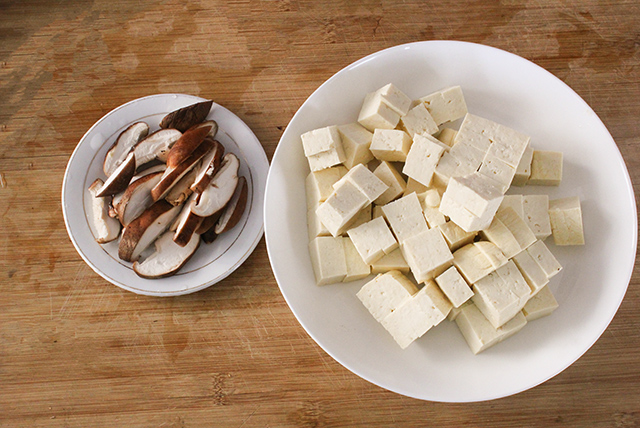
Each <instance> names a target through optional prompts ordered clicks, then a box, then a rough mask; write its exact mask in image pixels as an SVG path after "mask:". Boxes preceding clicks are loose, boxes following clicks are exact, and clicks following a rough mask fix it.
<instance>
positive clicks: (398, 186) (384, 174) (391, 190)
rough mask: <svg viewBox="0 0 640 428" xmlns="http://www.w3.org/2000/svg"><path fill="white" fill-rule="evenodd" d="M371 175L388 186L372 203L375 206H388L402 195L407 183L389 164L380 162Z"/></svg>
mask: <svg viewBox="0 0 640 428" xmlns="http://www.w3.org/2000/svg"><path fill="white" fill-rule="evenodd" d="M373 173H374V174H375V176H376V177H378V178H379V179H380V180H382V182H383V183H384V184H386V185H387V186H388V187H387V190H385V192H384V193H383V194H382V195H380V196H379V197H378V199H376V200H375V201H374V202H375V203H376V204H378V205H385V204H388V203H389V202H391V201H393V200H394V199H396V198H397V197H398V196H400V195H402V194H403V193H404V191H405V189H406V187H407V183H406V182H405V181H404V178H402V175H401V174H400V173H399V172H398V170H397V169H396V168H395V167H394V166H393V165H391V164H390V163H389V162H387V161H382V162H380V165H378V166H377V167H376V169H375V170H374V171H373Z"/></svg>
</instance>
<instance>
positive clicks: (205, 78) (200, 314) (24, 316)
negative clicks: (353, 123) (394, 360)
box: [0, 0, 640, 427]
mask: <svg viewBox="0 0 640 428" xmlns="http://www.w3.org/2000/svg"><path fill="white" fill-rule="evenodd" d="M431 39H455V40H465V41H473V42H478V43H484V44H487V45H491V46H495V47H498V48H502V49H506V50H508V51H511V52H513V53H516V54H518V55H521V56H523V57H525V58H527V59H530V60H532V61H534V62H536V63H537V64H539V65H541V66H542V67H544V68H546V69H547V70H549V71H550V72H552V73H553V74H555V75H556V76H558V77H559V78H560V79H562V80H563V81H565V82H566V83H567V84H569V85H570V86H571V87H572V88H573V89H574V90H576V91H577V92H578V93H579V94H580V95H581V96H582V97H583V98H584V99H585V100H586V101H587V102H588V103H589V104H590V105H591V107H592V108H593V109H594V110H595V111H596V113H597V114H598V115H599V116H600V118H601V119H602V120H603V121H604V123H605V124H606V126H607V127H608V129H609V130H610V132H611V134H612V135H613V137H614V139H615V140H616V142H617V144H618V147H619V148H620V151H621V152H622V155H623V157H624V159H625V161H626V163H627V166H628V168H629V171H630V174H631V178H632V180H633V182H634V184H635V185H636V186H637V185H638V183H640V181H639V180H640V169H639V168H638V167H639V165H638V164H639V163H640V136H639V135H640V125H639V123H640V120H639V118H640V7H639V5H638V3H637V1H636V0H633V1H615V2H614V1H596V0H584V1H579V0H574V1H563V2H557V1H553V0H537V1H519V0H502V1H499V2H498V1H490V0H477V1H470V2H464V1H462V2H450V3H447V2H418V1H415V0H408V1H405V2H397V3H394V2H386V1H382V2H380V1H366V2H347V1H342V2H328V1H309V2H304V3H303V2H297V1H293V0H291V1H290V0H280V1H259V2H258V1H255V2H250V1H230V2H226V1H218V2H215V1H202V2H191V1H158V2H143V1H125V0H117V1H105V0H95V1H89V0H83V1H69V2H64V1H46V0H40V1H24V2H11V1H8V0H0V286H1V289H0V427H42V426H47V427H120V426H128V427H138V426H139V427H210V426H224V427H253V426H260V427H262V426H264V427H266V426H268V427H329V426H331V427H345V426H367V427H372V426H440V427H443V426H452V427H453V426H455V427H460V426H483V427H507V426H528V427H548V426H571V427H586V426H589V427H637V426H640V333H639V331H640V311H639V309H640V277H639V276H638V272H637V269H636V271H635V274H634V276H633V278H632V280H631V284H630V286H629V290H628V292H627V295H626V298H625V300H624V302H623V303H622V306H621V307H620V310H619V312H618V314H617V315H616V317H615V318H614V320H613V322H612V323H611V325H610V326H609V328H608V329H607V330H606V331H605V332H604V334H603V335H602V337H601V338H600V339H599V340H598V342H597V343H596V344H595V345H594V346H593V348H592V349H591V350H589V351H588V352H587V353H586V354H585V355H584V356H583V357H582V358H580V359H579V360H578V361H577V362H576V363H575V364H574V365H572V366H571V367H569V368H568V369H567V370H565V371H564V372H562V373H560V374H559V375H558V376H556V377H554V378H553V379H551V380H549V381H548V382H546V383H544V384H542V385H540V386H538V387H536V388H534V389H531V390H529V391H526V392H523V393H520V394H518V395H516V396H513V397H508V398H504V399H500V400H495V401H490V402H484V403H471V404H442V403H432V402H423V401H418V400H415V399H410V398H407V397H403V396H400V395H397V394H394V393H391V392H388V391H385V390H382V389H380V388H378V387H376V386H374V385H372V384H369V383H368V382H366V381H364V380H362V379H360V378H359V377H357V376H356V375H354V374H352V373H351V372H349V371H348V370H346V369H345V368H343V367H342V366H341V365H339V364H338V363H336V362H335V361H334V360H333V359H332V358H331V357H329V356H328V355H327V354H326V353H324V352H323V351H322V350H321V349H320V348H319V347H318V346H317V345H316V344H315V343H314V342H313V340H312V339H311V338H310V337H309V336H308V335H307V334H306V333H305V331H304V330H303V329H302V327H301V326H300V325H299V324H298V323H297V321H296V319H295V318H294V316H293V314H292V313H291V311H290V310H289V308H288V307H287V305H286V303H285V301H284V299H283V298H282V296H281V294H280V292H279V290H278V287H277V284H276V282H275V279H274V277H273V275H272V273H271V269H270V265H269V260H268V258H267V253H266V249H265V244H264V240H262V241H261V242H260V244H259V245H258V247H257V248H256V250H255V251H254V253H253V254H252V255H251V257H250V258H249V259H248V260H247V261H246V263H245V264H244V265H243V266H242V268H241V269H239V270H238V271H237V272H235V273H234V274H232V275H231V276H230V277H229V278H227V279H226V280H224V281H223V282H221V283H220V284H218V285H217V286H215V287H212V288H210V289H207V290H205V291H202V292H199V293H196V294H193V295H189V296H184V297H179V298H164V299H162V298H149V297H142V296H137V295H135V294H132V293H129V292H126V291H122V290H120V289H119V288H117V287H115V286H113V285H111V284H109V283H107V282H105V281H104V280H103V279H102V278H101V277H99V276H98V275H96V274H95V273H94V272H93V271H92V270H91V269H90V268H89V267H88V266H87V265H86V264H85V263H84V262H83V261H82V259H81V258H80V256H79V255H78V254H77V253H76V251H75V249H74V248H73V246H72V244H71V242H70V240H69V238H68V236H67V233H66V230H65V227H64V222H63V218H62V212H61V204H60V189H61V185H62V178H63V174H64V169H65V166H66V163H67V161H68V158H69V156H70V154H71V152H72V151H73V149H74V147H75V145H76V144H77V142H78V140H79V139H80V138H81V137H82V135H83V134H84V133H85V132H86V130H87V129H88V128H89V127H90V126H91V125H92V124H93V123H94V122H95V121H96V120H98V119H99V118H100V117H102V116H103V115H104V114H105V113H107V112H108V111H110V110H111V109H113V108H115V107H116V106H118V105H120V104H122V103H124V102H127V101H129V100H131V99H133V98H137V97H141V96H144V95H149V94H155V93H161V92H182V93H190V94H194V95H200V96H203V97H207V98H213V99H214V100H215V101H216V102H218V103H220V104H222V105H224V106H226V107H227V108H229V109H231V110H232V111H234V112H235V113H236V114H237V115H239V116H240V117H241V118H242V119H243V120H244V121H245V122H246V123H247V124H248V125H249V126H250V127H251V128H252V129H253V131H254V132H255V133H256V135H257V136H258V138H259V139H260V141H261V142H262V144H263V146H264V149H265V151H266V153H267V156H268V157H269V159H271V157H272V156H273V153H274V150H275V148H276V145H277V143H278V140H279V138H280V135H281V134H282V132H283V130H284V128H285V127H286V125H287V123H288V122H289V120H290V119H291V117H292V116H293V114H294V112H295V111H296V110H297V109H298V107H299V106H300V105H301V104H302V102H303V101H304V100H305V99H306V98H307V97H308V96H309V95H310V94H311V92H313V91H314V90H315V89H316V88H317V87H318V86H319V85H320V84H321V83H322V82H323V81H324V80H326V79H327V78H329V77H330V76H331V75H332V74H334V73H335V72H337V71H338V70H340V69H341V68H342V67H344V66H346V65H348V64H349V63H351V62H352V61H355V60H357V59H359V58H361V57H363V56H365V55H368V54H370V53H373V52H376V51H378V50H380V49H383V48H387V47H390V46H394V45H397V44H401V43H406V42H412V41H419V40H431Z"/></svg>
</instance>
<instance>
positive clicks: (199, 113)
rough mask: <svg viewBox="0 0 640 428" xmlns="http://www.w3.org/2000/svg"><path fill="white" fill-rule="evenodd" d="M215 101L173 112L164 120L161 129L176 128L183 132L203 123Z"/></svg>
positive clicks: (203, 102) (192, 105)
mask: <svg viewBox="0 0 640 428" xmlns="http://www.w3.org/2000/svg"><path fill="white" fill-rule="evenodd" d="M212 105H213V101H211V100H209V101H202V102H200V103H196V104H191V105H189V106H186V107H183V108H181V109H179V110H176V111H173V112H171V113H169V114H168V115H166V116H165V117H163V118H162V121H161V122H160V128H175V129H178V130H180V131H181V132H184V131H186V130H187V129H189V128H191V127H192V126H194V125H197V124H198V123H200V122H202V121H203V120H205V119H206V117H207V116H208V115H209V111H211V106H212Z"/></svg>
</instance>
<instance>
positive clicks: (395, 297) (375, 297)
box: [356, 271, 418, 322]
mask: <svg viewBox="0 0 640 428" xmlns="http://www.w3.org/2000/svg"><path fill="white" fill-rule="evenodd" d="M417 292H418V287H417V286H416V285H415V284H414V283H413V282H411V281H410V280H409V278H407V277H406V276H404V275H403V274H402V273H400V272H399V271H390V272H387V273H384V274H380V275H377V276H376V277H375V278H373V279H372V280H371V281H369V282H367V283H366V284H365V285H363V286H362V288H361V289H360V291H358V293H356V296H357V297H358V299H360V301H361V302H362V304H363V305H364V306H365V308H367V310H368V311H369V313H371V315H373V317H374V318H375V319H376V321H378V322H381V321H382V320H383V319H384V318H385V317H386V316H387V315H389V314H390V313H392V312H394V311H395V310H397V309H398V308H399V307H400V306H401V305H402V304H403V303H404V302H406V301H409V300H410V299H411V296H413V295H414V294H415V293H417Z"/></svg>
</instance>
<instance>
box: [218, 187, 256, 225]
mask: <svg viewBox="0 0 640 428" xmlns="http://www.w3.org/2000/svg"><path fill="white" fill-rule="evenodd" d="M248 193H249V192H248V188H247V180H246V179H245V178H244V177H240V179H239V180H238V185H237V186H236V190H235V192H233V196H232V197H231V200H230V201H229V203H228V204H227V205H225V207H224V209H223V210H222V215H221V216H220V219H219V220H218V221H217V222H216V227H215V228H214V231H215V233H216V234H217V235H220V234H221V233H224V232H226V231H228V230H230V229H232V228H233V227H234V226H235V225H236V224H238V222H239V221H240V218H241V217H242V214H244V210H245V207H246V206H247V195H248Z"/></svg>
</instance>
